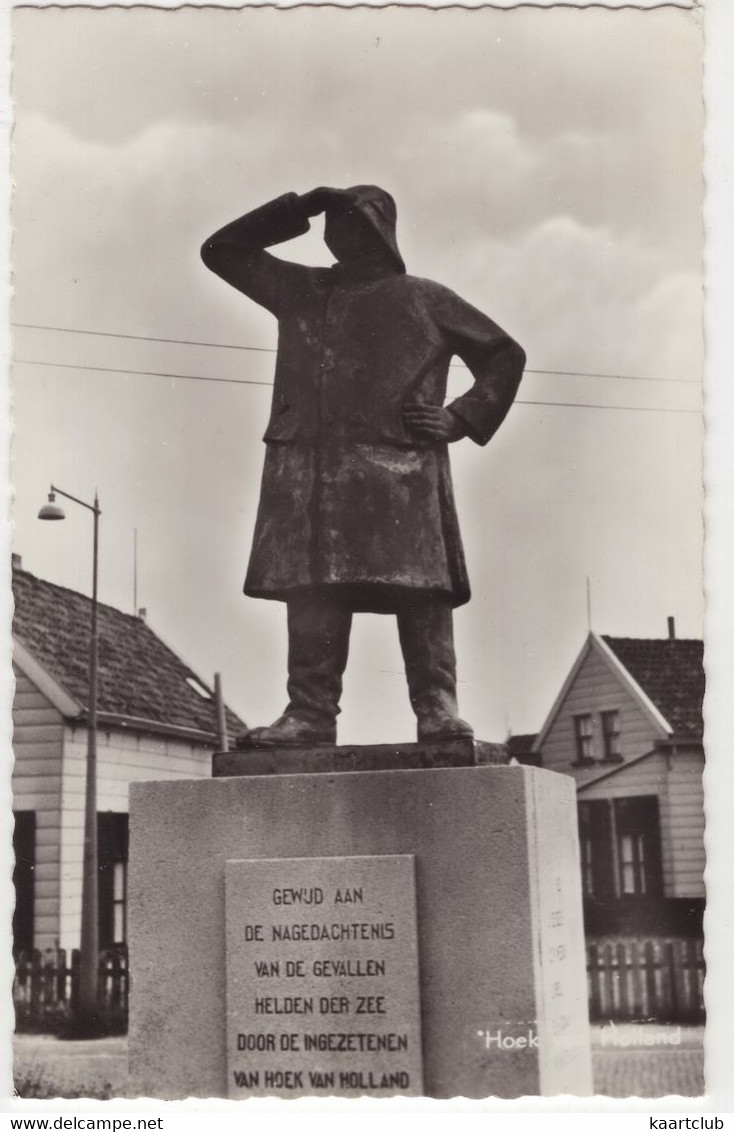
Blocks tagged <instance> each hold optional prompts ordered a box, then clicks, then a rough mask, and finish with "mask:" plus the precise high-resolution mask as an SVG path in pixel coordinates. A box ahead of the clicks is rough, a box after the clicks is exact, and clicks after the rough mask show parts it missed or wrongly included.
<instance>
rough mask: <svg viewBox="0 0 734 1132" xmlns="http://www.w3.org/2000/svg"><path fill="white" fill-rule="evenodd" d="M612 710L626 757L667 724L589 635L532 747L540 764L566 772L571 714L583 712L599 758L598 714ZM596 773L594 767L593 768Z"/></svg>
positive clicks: (571, 757) (571, 752) (660, 735)
mask: <svg viewBox="0 0 734 1132" xmlns="http://www.w3.org/2000/svg"><path fill="white" fill-rule="evenodd" d="M604 712H615V713H616V715H617V725H618V730H619V744H620V753H621V756H622V757H623V758H624V759H625V761H626V760H628V759H631V758H636V757H638V756H640V755H643V754H645V753H646V752H648V751H649V750H650V749H651V748H652V747H653V746H654V744H655V743H656V742H657V741H659V740H660V739H665V738H667V737H668V736H669V734H670V728H669V727H667V726H666V721H665V720H664V719H663V717H662V716H661V715H660V712H659V711H658V710H657V709H656V708H655V706H654V705H653V704H651V703H650V702H649V701H648V699H647V697H646V696H645V695H644V693H643V692H642V691H641V689H639V688H637V687H636V685H635V683H634V681H632V680H631V679H630V678H629V676H628V674H627V673H626V672H625V671H624V669H623V668H622V666H621V665H620V664H619V662H618V661H616V660H615V658H614V657H613V656H612V655H611V654H610V650H609V649H608V648H607V647H606V646H605V645H604V643H603V642H601V641H600V640H599V639H598V638H596V637H595V635H594V634H590V636H589V637H588V638H587V641H586V642H585V644H584V647H583V649H582V650H581V653H580V654H579V657H578V659H577V661H576V663H575V664H574V666H573V668H572V670H571V672H570V673H569V677H568V679H567V680H566V682H565V684H564V686H563V688H562V690H561V694H560V695H559V697H558V698H557V700H556V702H555V704H554V705H553V708H552V709H551V711H550V713H549V715H548V719H547V720H546V723H545V726H544V727H543V729H542V731H541V732H540V734H539V736H538V738H537V740H536V742H535V745H534V749H535V750H536V751H541V752H542V758H543V766H544V767H547V768H549V769H553V770H561V769H562V770H564V771H565V772H566V773H575V774H576V775H577V776H578V775H579V774H581V775H583V774H584V773H585V772H586V771H585V769H582V768H579V770H578V771H573V770H572V768H573V766H574V764H575V763H577V761H578V758H577V751H576V731H575V722H574V720H575V717H576V716H588V717H589V728H590V731H591V744H592V750H593V757H594V759H595V760H601V759H602V757H603V753H604V752H603V735H602V713H604ZM597 773H598V768H597Z"/></svg>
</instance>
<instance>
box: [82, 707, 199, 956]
mask: <svg viewBox="0 0 734 1132" xmlns="http://www.w3.org/2000/svg"><path fill="white" fill-rule="evenodd" d="M86 754H87V733H86V730H85V728H83V727H78V728H71V727H67V728H66V736H65V741H64V773H63V792H62V800H61V801H62V832H61V893H62V912H61V920H60V937H61V946H62V947H67V948H70V947H78V946H79V924H80V916H81V888H82V855H83V842H84V786H85V777H86V775H85V766H86ZM210 776H211V749H203V748H201V747H196V746H194V745H193V744H191V743H187V742H183V741H181V740H166V739H162V738H153V737H147V736H137V735H134V734H131V733H129V732H115V731H111V732H108V733H105V732H102V733H100V735H99V737H98V742H97V810H98V812H100V813H104V812H105V811H108V810H111V811H113V812H115V813H127V811H128V796H129V786H130V783H131V782H141V781H152V780H155V779H175V778H209V777H210Z"/></svg>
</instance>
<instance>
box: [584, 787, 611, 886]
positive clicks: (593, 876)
mask: <svg viewBox="0 0 734 1132" xmlns="http://www.w3.org/2000/svg"><path fill="white" fill-rule="evenodd" d="M578 818H579V845H580V849H581V882H582V888H583V895H584V899H586V900H593V901H596V902H602V903H604V902H606V901H608V900H610V899H611V898H612V897H613V896H614V854H613V852H612V824H611V814H610V810H609V803H608V802H607V801H606V800H605V801H598V802H579V805H578Z"/></svg>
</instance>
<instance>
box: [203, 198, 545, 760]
mask: <svg viewBox="0 0 734 1132" xmlns="http://www.w3.org/2000/svg"><path fill="white" fill-rule="evenodd" d="M322 212H323V213H325V229H324V239H325V242H326V246H327V247H328V249H329V251H330V252H331V253H332V255H333V256H334V258H335V259H336V263H335V264H334V265H333V266H332V267H328V268H320V267H315V268H314V267H304V266H301V265H300V264H296V263H290V262H285V261H283V260H280V259H277V258H275V257H274V256H272V255H270V254H269V253H268V252H266V251H265V250H264V249H265V248H268V247H270V246H272V245H273V244H279V243H281V242H282V241H284V240H289V239H292V238H294V237H296V236H300V235H302V234H304V233H305V232H307V231H308V229H309V217H312V216H316V215H318V214H320V213H322ZM395 225H396V209H395V202H394V201H393V199H392V197H391V196H390V195H389V193H386V192H385V191H384V190H382V189H379V188H377V187H375V186H373V185H358V186H356V187H355V188H351V189H343V190H340V189H328V188H319V189H314V190H313V191H312V192H309V193H306V194H305V195H303V196H299V195H297V194H296V193H287V194H285V195H284V196H281V197H278V198H277V199H276V200H274V201H271V202H270V203H269V204H266V205H263V206H262V207H261V208H257V209H255V210H254V211H253V212H250V213H248V214H247V215H245V216H243V217H241V218H240V219H239V220H235V221H233V222H232V223H231V224H228V225H227V226H226V227H224V228H222V229H220V230H219V231H218V232H216V233H215V234H214V235H213V236H211V237H210V238H209V239H208V240H207V241H206V242H205V243H204V245H203V248H202V257H203V259H204V262H205V264H206V265H207V267H209V268H210V269H211V270H212V271H214V272H216V273H217V275H220V276H221V277H222V278H223V279H224V280H226V282H227V283H230V284H231V285H232V286H233V287H236V288H237V289H238V290H240V291H242V292H244V294H245V295H247V296H249V298H251V299H253V300H254V301H255V302H256V303H260V304H261V305H262V306H264V307H266V308H267V309H268V310H269V311H271V313H272V314H274V315H275V317H276V318H277V319H278V324H279V340H278V356H277V363H276V370H275V387H274V391H273V403H272V412H271V416H270V421H269V424H268V427H267V430H266V432H265V437H264V440H265V443H266V455H265V466H264V470H263V478H262V487H261V494H260V504H259V508H258V514H257V521H256V525H255V535H254V540H253V546H252V554H251V557H250V563H249V568H248V571H247V577H246V580H245V593H246V594H249V595H250V596H253V597H262V598H270V599H274V600H276V601H284V602H286V603H287V607H288V642H289V649H288V695H289V702H288V706H287V707H286V709H285V711H284V713H283V715H281V716H280V717H279V719H277V720H276V721H275V722H274V723H273V724H271V725H270V726H269V727H259V728H255V729H254V730H253V731H250V732H249V734H248V735H247V736H246V737H245V745H249V746H251V747H258V748H268V747H269V748H273V747H305V746H313V745H319V744H333V743H334V742H335V741H336V717H337V714H338V712H339V699H340V696H341V689H342V675H343V672H344V668H345V666H346V662H347V652H348V647H349V631H350V627H351V620H352V614H353V613H355V612H365V611H366V612H372V613H393V614H395V615H396V617H397V623H398V632H399V636H400V644H401V647H402V652H403V658H404V661H405V672H406V676H407V681H408V690H409V693H410V702H411V704H412V706H413V710H414V711H415V714H416V716H417V721H418V740H419V741H434V740H445V739H453V738H458V737H471V735H472V729H471V727H470V726H469V725H468V724H467V723H465V722H464V721H463V720H461V719H460V718H459V716H458V711H457V703H456V662H455V656H454V642H453V614H452V611H453V608H454V606H458V605H461V604H463V603H464V602H466V601H468V600H469V596H470V591H469V581H468V578H467V573H466V567H465V564H464V554H463V550H462V545H461V538H460V535H459V526H458V522H457V517H456V510H455V506H454V498H453V490H452V485H451V472H450V468H449V457H448V445H449V443H452V442H454V441H457V440H460V439H461V438H462V437H467V436H468V437H469V438H470V439H471V440H473V441H475V443H477V444H486V443H487V442H488V440H489V439H490V438H491V437H492V435H493V434H494V432H495V431H496V429H497V428H498V427H499V425H500V424H501V423H502V421H503V419H504V417H505V415H506V414H507V412H508V410H509V408H510V405H511V404H512V401H513V398H514V396H515V393H516V391H517V387H518V384H519V382H520V378H521V376H522V371H523V366H524V363H525V354H524V351H523V350H522V349H521V347H520V346H518V344H517V343H516V342H514V341H513V340H512V339H511V338H510V337H509V336H508V335H507V334H505V332H504V331H503V330H501V329H500V328H499V327H498V326H497V325H496V324H495V323H494V322H492V321H491V320H490V319H489V318H487V317H486V315H483V314H481V313H480V312H479V311H478V310H476V309H475V308H474V307H472V306H470V305H469V304H468V303H466V302H464V301H463V300H462V299H460V298H459V297H458V296H457V295H455V294H454V293H453V292H452V291H449V290H448V289H447V288H446V287H442V286H440V285H439V284H438V283H433V282H431V281H429V280H427V279H418V278H415V277H414V276H410V275H406V272H405V265H404V263H403V260H402V257H401V255H400V252H399V250H398V245H397V242H396V238H395ZM454 355H458V356H459V357H460V358H461V359H462V360H463V361H464V362H465V363H466V365H467V366H468V368H469V370H470V371H471V373H472V376H473V378H474V384H473V386H472V388H471V389H470V390H469V391H468V392H467V393H465V394H464V395H463V396H461V397H459V398H457V399H456V400H455V401H453V402H452V403H451V404H450V405H449V406H447V407H446V408H444V407H443V402H444V399H445V396H446V380H447V373H448V367H449V362H450V360H451V358H452V357H453V356H454Z"/></svg>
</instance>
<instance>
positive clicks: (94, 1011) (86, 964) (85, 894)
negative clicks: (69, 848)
mask: <svg viewBox="0 0 734 1132" xmlns="http://www.w3.org/2000/svg"><path fill="white" fill-rule="evenodd" d="M57 495H63V497H64V498H65V499H70V500H71V501H72V502H73V503H78V504H79V505H80V506H81V507H86V509H87V511H91V512H92V514H93V515H94V554H93V566H92V630H91V638H90V642H89V719H88V725H87V776H86V777H87V780H86V790H85V804H84V863H83V871H82V931H81V948H80V952H81V964H80V987H79V1011H78V1014H77V1017H76V1019H75V1021H74V1031H75V1034H76V1035H77V1036H78V1037H83V1036H85V1035H88V1036H91V1035H92V1034H93V1033H98V1032H99V1030H100V1029H101V1019H100V1016H99V1004H98V1000H97V966H98V963H99V924H98V919H97V915H98V912H97V905H98V900H97V694H98V686H99V679H98V651H99V648H98V634H97V558H98V542H99V517H100V515H101V514H102V512H101V511H100V509H99V499H98V498H97V493H96V492H95V495H94V503H93V504H92V503H85V502H84V500H83V499H77V497H76V496H75V495H69V493H68V492H66V491H62V490H61V488H60V487H54V485H53V484H51V490H50V491H49V495H48V503H45V504H44V505H43V507H42V508H41V510H40V511H39V512H38V518H39V519H46V520H59V519H64V518H66V516H65V515H64V512H63V510H62V508H61V507H59V505H58V504H57V502H56V496H57Z"/></svg>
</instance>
